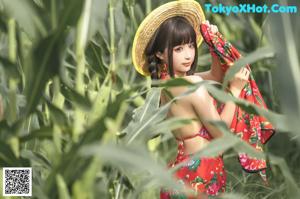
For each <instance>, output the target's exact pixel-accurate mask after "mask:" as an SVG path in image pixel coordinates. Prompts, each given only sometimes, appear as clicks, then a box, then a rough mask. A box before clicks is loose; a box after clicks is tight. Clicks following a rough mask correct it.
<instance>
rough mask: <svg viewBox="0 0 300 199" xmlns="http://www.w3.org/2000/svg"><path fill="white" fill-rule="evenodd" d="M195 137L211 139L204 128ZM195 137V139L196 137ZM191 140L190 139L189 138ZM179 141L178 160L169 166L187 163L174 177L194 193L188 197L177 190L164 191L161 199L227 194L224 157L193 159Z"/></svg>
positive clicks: (182, 198)
mask: <svg viewBox="0 0 300 199" xmlns="http://www.w3.org/2000/svg"><path fill="white" fill-rule="evenodd" d="M195 136H201V137H202V136H204V137H205V138H206V139H210V135H209V133H208V132H207V130H206V129H205V128H202V129H201V130H200V131H199V133H198V134H196V135H195ZM195 136H194V137H195ZM187 139H190V138H187ZM177 141H178V154H177V157H176V160H175V161H174V162H171V163H170V164H169V168H173V167H175V166H176V165H177V164H179V163H182V162H185V163H184V165H183V166H181V167H179V168H178V169H177V170H176V171H175V173H174V175H175V178H176V179H177V180H178V182H180V183H181V184H183V185H185V186H187V187H189V188H191V189H192V190H193V191H194V193H193V194H191V195H187V194H184V193H181V192H179V191H177V190H166V189H162V190H161V193H160V198H161V199H177V198H180V199H190V198H202V196H203V194H205V195H210V196H216V195H219V193H222V192H225V185H226V174H225V170H224V163H223V159H222V157H220V156H219V157H209V158H208V157H207V158H206V157H205V158H196V159H193V158H192V155H185V154H184V145H183V142H184V141H183V140H177Z"/></svg>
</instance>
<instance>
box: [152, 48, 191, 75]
mask: <svg viewBox="0 0 300 199" xmlns="http://www.w3.org/2000/svg"><path fill="white" fill-rule="evenodd" d="M157 56H158V57H159V58H160V59H161V60H162V61H163V62H164V63H166V64H169V63H168V49H167V48H166V49H165V50H164V52H163V53H159V54H157ZM194 58H195V47H194V44H193V43H188V44H182V45H178V46H175V47H174V48H173V70H174V74H175V75H176V76H184V75H186V73H187V72H188V71H189V70H190V69H191V66H192V64H193V62H194Z"/></svg>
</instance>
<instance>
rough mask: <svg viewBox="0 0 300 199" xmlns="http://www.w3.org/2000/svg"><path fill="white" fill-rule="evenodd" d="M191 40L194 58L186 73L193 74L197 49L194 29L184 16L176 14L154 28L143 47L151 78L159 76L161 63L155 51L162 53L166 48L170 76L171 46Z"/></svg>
mask: <svg viewBox="0 0 300 199" xmlns="http://www.w3.org/2000/svg"><path fill="white" fill-rule="evenodd" d="M191 42H193V44H194V47H195V58H194V62H193V64H192V66H191V69H190V70H189V71H188V72H187V75H191V74H193V73H194V71H195V69H196V67H197V58H198V56H197V52H198V51H197V41H196V33H195V30H194V28H193V26H192V25H191V24H190V23H189V22H188V20H187V19H185V18H184V17H180V16H176V17H172V18H169V19H167V20H166V21H164V22H163V23H162V24H161V25H160V27H159V28H158V29H157V30H156V32H155V33H154V35H153V37H152V38H151V40H150V41H149V43H148V45H147V47H146V49H145V55H146V56H147V61H148V64H149V66H148V70H149V72H150V73H151V78H152V79H158V78H159V77H158V73H159V70H160V68H159V65H160V64H162V63H161V60H160V59H159V58H158V57H156V55H155V54H156V53H157V52H161V53H163V52H164V50H165V49H166V48H168V63H169V67H168V70H169V74H170V76H171V77H174V71H173V48H174V47H175V46H178V45H182V44H187V43H191Z"/></svg>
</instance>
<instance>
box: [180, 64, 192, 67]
mask: <svg viewBox="0 0 300 199" xmlns="http://www.w3.org/2000/svg"><path fill="white" fill-rule="evenodd" d="M182 65H184V66H185V67H189V66H191V63H183V64H182Z"/></svg>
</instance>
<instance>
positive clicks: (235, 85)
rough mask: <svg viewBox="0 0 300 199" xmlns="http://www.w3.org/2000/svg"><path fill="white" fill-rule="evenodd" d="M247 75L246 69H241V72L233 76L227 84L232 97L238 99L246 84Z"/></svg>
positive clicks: (248, 72)
mask: <svg viewBox="0 0 300 199" xmlns="http://www.w3.org/2000/svg"><path fill="white" fill-rule="evenodd" d="M249 75H250V71H249V69H248V68H246V67H243V68H241V70H240V71H239V72H237V73H236V74H235V75H234V77H233V79H232V80H231V81H230V83H229V90H230V92H231V93H232V94H233V96H234V97H239V95H240V93H241V91H242V90H243V88H244V87H245V85H246V84H247V83H248V79H249Z"/></svg>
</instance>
